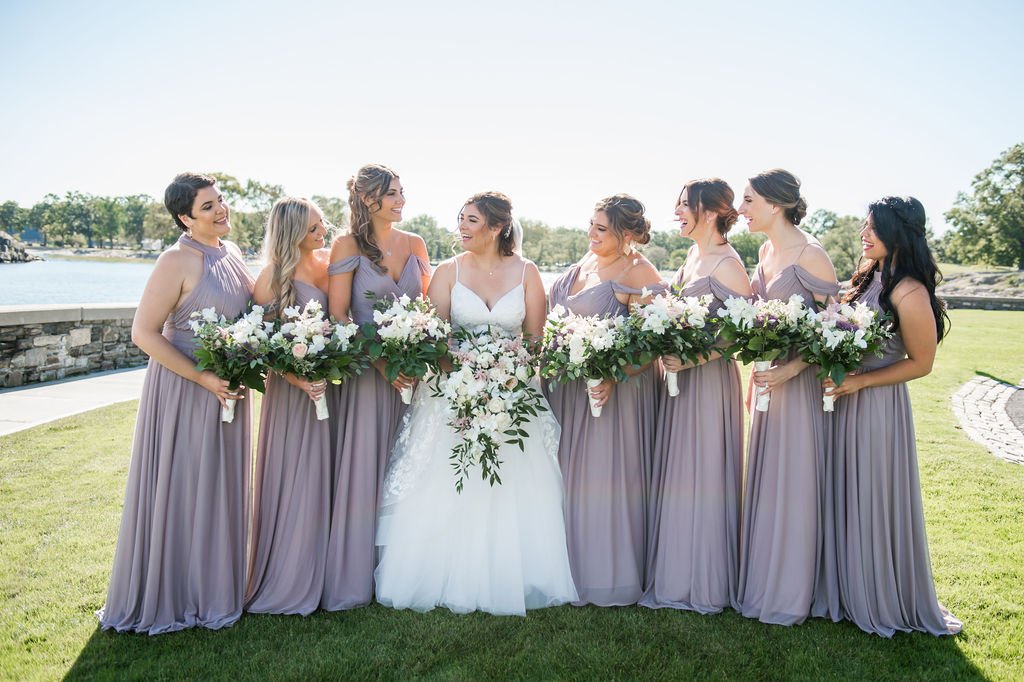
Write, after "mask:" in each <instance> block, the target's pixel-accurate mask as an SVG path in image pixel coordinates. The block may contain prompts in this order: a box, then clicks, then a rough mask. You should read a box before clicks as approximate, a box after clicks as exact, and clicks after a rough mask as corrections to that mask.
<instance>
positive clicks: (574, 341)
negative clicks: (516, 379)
mask: <svg viewBox="0 0 1024 682" xmlns="http://www.w3.org/2000/svg"><path fill="white" fill-rule="evenodd" d="M629 341H630V340H629V333H628V329H627V327H626V318H625V317H623V316H621V315H619V316H617V317H598V316H589V317H588V316H585V315H573V314H571V313H569V312H568V311H567V310H566V309H565V308H563V307H562V306H560V305H556V306H555V307H554V308H552V309H551V312H550V313H548V317H547V321H546V322H545V323H544V337H543V341H542V345H541V353H542V362H541V376H543V377H544V378H546V379H551V380H553V381H558V382H562V383H566V382H569V381H574V380H576V379H581V378H582V379H585V380H586V382H587V396H588V398H589V399H590V414H591V415H592V416H594V417H600V416H601V409H602V408H600V407H597V406H595V405H594V399H593V398H592V397H590V389H591V388H593V387H594V386H597V385H598V384H600V383H601V382H602V381H604V380H606V379H614V380H616V381H625V380H626V379H627V378H628V377H627V375H626V367H627V366H629V365H633V364H636V363H634V361H633V355H632V353H631V351H630V348H629Z"/></svg>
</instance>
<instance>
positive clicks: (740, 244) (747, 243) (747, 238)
mask: <svg viewBox="0 0 1024 682" xmlns="http://www.w3.org/2000/svg"><path fill="white" fill-rule="evenodd" d="M766 240H767V237H765V236H764V235H763V234H754V233H752V232H749V231H747V230H739V231H737V232H733V233H731V234H730V235H729V243H730V244H732V248H734V249H736V253H738V254H739V256H740V258H742V259H743V265H744V266H746V268H747V271H748V272H749V271H753V269H754V268H755V267H757V251H758V249H760V248H761V244H764V243H765V241H766Z"/></svg>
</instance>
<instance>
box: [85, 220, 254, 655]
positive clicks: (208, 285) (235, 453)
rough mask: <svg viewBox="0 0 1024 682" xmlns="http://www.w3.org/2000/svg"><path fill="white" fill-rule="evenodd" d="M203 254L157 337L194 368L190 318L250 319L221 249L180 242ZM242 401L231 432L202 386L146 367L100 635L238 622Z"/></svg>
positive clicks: (247, 285) (242, 282)
mask: <svg viewBox="0 0 1024 682" xmlns="http://www.w3.org/2000/svg"><path fill="white" fill-rule="evenodd" d="M178 244H179V245H180V246H181V247H182V248H189V249H195V250H196V251H199V252H201V253H202V254H203V270H204V272H203V276H202V279H200V281H199V283H198V284H197V285H196V288H195V289H193V290H192V293H191V294H189V295H188V297H187V298H186V299H185V300H184V301H183V302H182V303H181V305H180V306H178V308H177V309H175V310H174V311H173V312H172V313H171V314H170V316H168V318H167V321H166V323H165V324H164V329H163V335H164V336H165V337H166V338H167V339H168V340H169V341H170V342H171V343H172V344H174V346H175V348H177V349H178V350H179V351H181V352H182V353H183V354H185V355H186V356H188V357H189V358H191V359H193V360H195V356H194V355H193V353H192V351H193V349H194V348H195V340H194V338H195V337H194V336H193V334H192V330H191V329H190V328H189V326H188V323H189V316H190V315H191V314H192V313H193V312H195V311H198V310H202V309H203V308H209V307H213V308H216V309H217V312H219V313H221V314H223V315H225V316H226V317H228V318H232V317H236V316H238V315H239V314H241V313H242V312H244V311H245V308H246V305H247V303H248V302H249V297H250V294H251V292H252V286H253V279H252V276H251V275H250V274H249V270H248V268H246V266H245V263H243V262H242V260H241V259H240V258H238V257H237V256H236V255H235V254H234V253H233V252H231V251H229V250H228V249H227V247H226V246H224V245H223V244H222V245H221V246H220V247H212V246H207V245H205V244H201V243H199V242H197V241H194V240H192V239H189V238H188V237H186V236H184V235H182V236H181V238H180V239H179V240H178ZM250 433H251V419H250V410H249V401H248V400H243V401H241V402H240V403H239V405H238V407H237V408H236V411H235V420H234V421H233V422H232V423H230V424H225V423H223V422H221V419H220V403H219V402H218V401H217V398H216V397H215V396H214V395H213V394H212V393H210V392H209V391H207V390H206V389H205V388H203V387H202V386H200V385H199V384H196V383H193V382H191V381H189V380H187V379H184V378H183V377H180V376H178V375H177V374H175V373H174V372H172V371H171V370H169V369H167V368H166V367H164V366H163V365H161V364H160V363H158V362H156V361H155V360H150V361H149V365H148V367H147V369H146V379H145V382H144V383H143V386H142V397H141V398H140V399H139V412H138V417H137V419H136V422H135V437H134V440H133V442H132V459H131V465H130V467H129V469H128V486H127V490H126V492H125V499H124V510H123V512H122V515H121V529H120V531H119V533H118V537H117V549H116V551H115V553H114V569H113V572H112V574H111V577H110V588H109V590H108V592H107V600H106V605H105V606H104V607H103V609H102V610H101V611H100V612H99V614H98V615H99V618H100V625H101V627H102V628H103V629H108V628H114V629H115V630H118V631H119V632H124V631H133V632H146V633H149V634H151V635H156V634H160V633H164V632H173V631H175V630H182V629H184V628H188V627H194V626H201V627H206V628H211V629H217V628H221V627H224V626H227V625H231V624H232V623H234V622H235V621H236V620H238V617H239V616H240V615H241V614H242V596H243V591H244V589H245V542H246V531H247V526H248V524H247V516H248V492H249V487H248V482H249V448H250Z"/></svg>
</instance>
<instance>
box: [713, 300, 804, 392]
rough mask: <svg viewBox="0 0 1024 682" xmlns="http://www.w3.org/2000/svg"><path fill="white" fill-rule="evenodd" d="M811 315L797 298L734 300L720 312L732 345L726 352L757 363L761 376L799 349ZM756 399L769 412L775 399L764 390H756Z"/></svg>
mask: <svg viewBox="0 0 1024 682" xmlns="http://www.w3.org/2000/svg"><path fill="white" fill-rule="evenodd" d="M808 312H809V311H808V309H807V307H806V306H805V305H804V303H803V299H801V298H800V296H799V295H797V294H793V295H792V296H790V297H789V300H788V301H782V300H779V299H774V298H769V299H763V298H758V299H756V300H754V301H750V300H748V299H746V298H738V297H735V296H730V297H729V298H728V299H727V300H726V301H725V307H724V308H719V309H718V316H719V335H720V336H721V337H722V338H723V339H725V340H726V341H727V342H728V345H727V346H726V347H725V348H724V349H723V351H722V352H723V354H725V355H730V356H732V355H737V356H739V358H740V359H741V360H742V361H743V362H753V363H754V369H755V370H756V371H758V372H761V371H764V370H766V369H769V368H770V367H771V365H772V362H773V361H774V360H775V359H776V358H779V357H781V356H783V355H786V354H787V353H789V351H790V350H791V349H793V348H794V347H798V346H799V344H800V343H801V341H802V340H803V335H804V333H805V328H806V327H807V324H808V322H807V315H808ZM754 395H755V396H756V397H757V401H756V409H757V411H758V412H766V411H767V410H768V403H769V400H770V398H771V396H770V395H769V394H768V393H766V392H765V391H764V389H763V388H761V387H755V391H754Z"/></svg>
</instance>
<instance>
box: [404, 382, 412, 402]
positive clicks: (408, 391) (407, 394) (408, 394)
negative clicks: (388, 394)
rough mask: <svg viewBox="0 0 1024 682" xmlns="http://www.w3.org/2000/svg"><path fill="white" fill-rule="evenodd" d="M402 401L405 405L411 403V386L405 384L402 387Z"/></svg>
mask: <svg viewBox="0 0 1024 682" xmlns="http://www.w3.org/2000/svg"><path fill="white" fill-rule="evenodd" d="M402 402H403V403H404V404H406V405H409V404H410V403H412V386H406V387H405V388H403V389H402Z"/></svg>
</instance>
